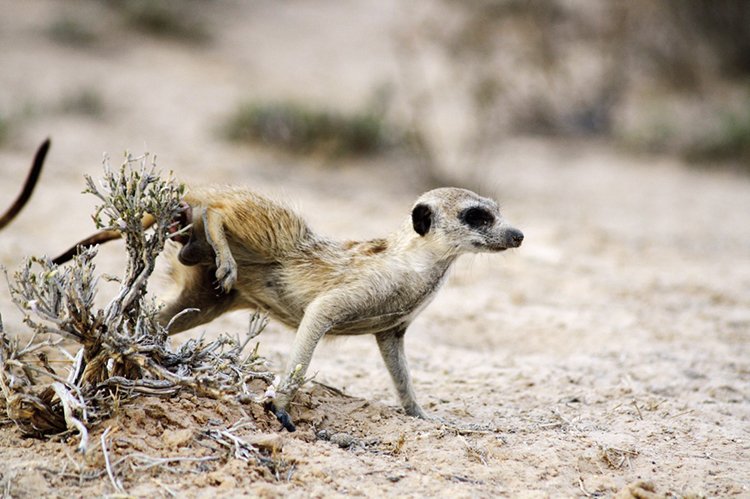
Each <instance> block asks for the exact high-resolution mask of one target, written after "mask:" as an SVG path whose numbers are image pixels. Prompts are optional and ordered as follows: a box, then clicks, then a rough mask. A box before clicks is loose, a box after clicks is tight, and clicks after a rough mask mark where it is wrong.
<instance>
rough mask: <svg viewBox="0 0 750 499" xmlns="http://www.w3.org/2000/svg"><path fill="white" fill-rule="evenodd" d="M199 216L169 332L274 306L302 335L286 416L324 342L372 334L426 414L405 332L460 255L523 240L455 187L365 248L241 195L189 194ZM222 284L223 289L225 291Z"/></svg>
mask: <svg viewBox="0 0 750 499" xmlns="http://www.w3.org/2000/svg"><path fill="white" fill-rule="evenodd" d="M185 201H186V203H187V204H188V205H189V206H190V209H191V211H192V214H191V217H192V222H193V227H192V230H191V232H190V237H189V240H188V241H187V242H186V243H185V244H184V245H183V247H182V248H181V250H180V251H179V254H178V258H177V259H178V261H177V262H174V264H173V265H172V268H171V275H172V277H173V279H174V281H175V282H176V283H177V284H178V286H179V294H178V296H177V297H176V298H175V299H174V300H172V301H171V302H169V303H168V304H167V306H166V307H165V308H164V309H163V310H162V312H161V316H160V320H161V322H162V323H164V324H167V323H169V322H170V321H171V320H172V319H173V318H174V317H175V316H176V315H177V314H178V313H180V312H181V311H183V310H185V309H187V308H195V309H198V310H199V311H198V312H195V313H189V314H183V315H181V316H179V317H177V318H176V319H175V320H174V321H173V322H172V325H171V328H170V334H173V333H177V332H180V331H184V330H186V329H190V328H192V327H195V326H197V325H200V324H203V323H206V322H208V321H210V320H212V319H214V318H216V317H217V316H219V315H221V314H223V313H224V312H227V311H230V310H236V309H242V308H253V309H262V310H267V311H268V312H269V314H270V315H271V316H272V317H274V318H276V319H278V320H279V321H281V322H283V323H284V324H286V325H288V326H290V327H292V328H296V329H297V335H296V337H295V339H294V344H293V346H292V352H291V355H290V357H289V360H288V362H287V366H286V370H285V376H284V379H283V380H282V382H281V384H280V386H279V387H278V389H277V391H276V397H275V399H274V404H273V407H272V409H273V411H274V412H275V414H276V416H277V417H278V419H279V421H280V422H281V423H282V424H283V425H284V427H285V428H287V429H288V430H290V431H293V430H294V426H293V424H292V422H291V419H290V418H289V415H288V414H287V412H286V409H287V407H288V404H289V401H290V399H291V398H292V397H293V395H294V392H295V390H296V387H297V386H298V383H299V380H300V379H301V378H302V377H304V375H305V373H306V371H307V368H308V366H309V364H310V360H311V358H312V355H313V351H314V350H315V347H316V346H317V344H318V342H319V341H320V339H321V338H322V337H323V336H324V335H327V334H328V335H353V334H366V333H369V334H374V335H375V339H376V341H377V344H378V347H379V348H380V353H381V354H382V356H383V360H384V361H385V365H386V367H387V368H388V372H389V373H390V375H391V378H392V380H393V383H394V384H395V386H396V390H397V392H398V395H399V398H400V400H401V404H402V406H403V407H404V410H405V411H406V413H407V414H409V415H412V416H416V417H420V418H424V417H426V416H425V413H424V411H423V410H422V408H421V407H420V406H419V404H418V403H417V399H416V396H415V395H414V389H413V387H412V383H411V378H410V376H409V370H408V367H407V362H406V356H405V354H404V333H405V332H406V329H407V327H408V326H409V324H410V323H411V322H412V321H413V320H414V318H415V317H416V316H417V315H418V314H419V312H421V311H422V309H423V308H424V307H425V306H426V305H427V304H428V303H429V302H430V301H431V299H432V298H433V297H434V295H435V292H436V291H437V290H438V289H439V288H440V286H441V285H442V283H443V281H444V279H445V275H446V272H447V270H448V268H449V267H450V266H451V264H452V263H453V262H454V260H455V259H456V257H458V256H459V255H461V254H462V253H478V252H498V251H503V250H505V249H508V248H516V247H518V246H520V245H521V242H522V241H523V234H522V233H521V231H519V230H518V229H515V228H513V227H511V226H510V225H508V224H507V223H506V222H505V221H504V220H503V218H502V216H501V215H500V211H499V209H498V206H497V203H495V202H494V201H493V200H491V199H488V198H485V197H481V196H479V195H477V194H475V193H474V192H471V191H468V190H465V189H458V188H441V189H435V190H432V191H429V192H427V193H425V194H423V195H422V196H420V197H419V199H417V201H416V203H415V204H414V206H413V208H412V211H411V215H410V216H409V218H408V219H407V220H405V221H404V222H403V224H402V225H401V226H400V227H399V228H398V229H397V230H396V231H395V232H393V233H392V234H391V235H390V236H388V237H386V238H384V239H373V240H370V241H363V242H352V241H350V242H338V241H333V240H330V239H327V238H325V237H321V236H320V235H318V234H316V233H315V232H313V231H312V230H311V229H310V228H309V226H308V225H307V223H306V222H305V221H304V220H303V219H302V218H301V217H300V216H298V215H297V214H296V213H294V212H293V211H291V210H290V209H288V208H286V207H284V206H282V205H280V204H277V203H274V202H273V201H270V200H269V199H266V198H265V197H262V196H260V195H258V194H255V193H253V192H250V191H248V190H243V189H238V188H231V187H225V188H214V189H211V188H208V189H196V190H192V191H190V192H189V193H188V194H187V195H186V196H185ZM217 284H218V285H219V286H220V287H221V292H220V293H218V294H217V291H216V286H217Z"/></svg>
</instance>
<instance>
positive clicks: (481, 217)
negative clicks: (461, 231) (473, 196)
mask: <svg viewBox="0 0 750 499" xmlns="http://www.w3.org/2000/svg"><path fill="white" fill-rule="evenodd" d="M458 218H460V219H461V221H462V222H464V223H465V224H466V225H468V226H469V227H472V228H474V229H480V228H483V227H489V226H490V225H492V224H493V223H494V222H495V215H493V214H492V213H490V212H489V211H487V210H486V209H484V208H476V207H475V208H468V209H466V210H464V211H462V212H461V214H460V215H459V217H458Z"/></svg>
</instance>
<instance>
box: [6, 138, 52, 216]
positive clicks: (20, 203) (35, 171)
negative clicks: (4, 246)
mask: <svg viewBox="0 0 750 499" xmlns="http://www.w3.org/2000/svg"><path fill="white" fill-rule="evenodd" d="M50 144H51V141H50V139H49V138H48V139H47V140H45V141H44V142H42V144H41V145H40V146H39V148H38V149H37V150H36V155H35V156H34V162H33V163H32V165H31V170H30V171H29V174H28V176H27V177H26V182H24V184H23V189H22V190H21V194H19V195H18V197H17V198H16V200H15V201H14V202H13V204H12V205H11V206H10V208H8V210H7V211H6V212H5V213H3V215H2V217H0V230H2V229H3V228H4V227H5V226H6V225H8V224H9V223H11V222H12V221H13V219H14V218H16V216H17V215H18V214H19V213H20V212H21V210H22V209H23V207H24V206H25V205H26V203H27V202H28V201H29V198H31V194H32V193H33V192H34V187H36V183H37V181H38V180H39V175H40V174H41V173H42V166H44V160H45V158H46V157H47V152H48V151H49V147H50Z"/></svg>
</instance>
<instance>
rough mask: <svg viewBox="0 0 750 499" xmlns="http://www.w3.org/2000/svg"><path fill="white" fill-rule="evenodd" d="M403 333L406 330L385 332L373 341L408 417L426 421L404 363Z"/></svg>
mask: <svg viewBox="0 0 750 499" xmlns="http://www.w3.org/2000/svg"><path fill="white" fill-rule="evenodd" d="M405 332H406V328H399V329H395V330H392V331H386V332H384V333H378V334H376V335H375V339H376V340H377V342H378V347H379V348H380V354H381V355H382V356H383V361H384V362H385V366H386V367H387V368H388V372H389V373H390V375H391V379H392V380H393V384H394V385H395V386H396V391H397V392H398V397H399V399H400V400H401V405H402V406H403V408H404V410H405V411H406V413H407V414H408V415H410V416H414V417H417V418H421V419H427V415H426V414H425V412H424V411H423V410H422V408H421V407H420V406H419V403H417V397H416V395H415V394H414V388H413V387H412V384H411V376H410V375H409V366H408V365H407V363H406V354H405V353H404V333H405Z"/></svg>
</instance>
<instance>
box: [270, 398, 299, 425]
mask: <svg viewBox="0 0 750 499" xmlns="http://www.w3.org/2000/svg"><path fill="white" fill-rule="evenodd" d="M265 408H266V410H267V411H269V412H271V413H273V415H274V416H276V419H278V420H279V423H281V426H283V427H284V428H285V429H286V431H288V432H290V433H291V432H293V431H297V428H296V427H295V426H294V423H293V422H292V418H291V416H289V413H288V412H286V410H285V409H278V408H277V407H276V405H275V404H274V403H273V402H271V401H268V402H266V404H265Z"/></svg>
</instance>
